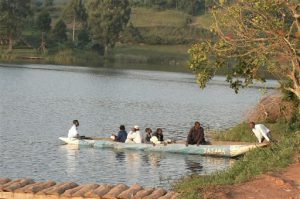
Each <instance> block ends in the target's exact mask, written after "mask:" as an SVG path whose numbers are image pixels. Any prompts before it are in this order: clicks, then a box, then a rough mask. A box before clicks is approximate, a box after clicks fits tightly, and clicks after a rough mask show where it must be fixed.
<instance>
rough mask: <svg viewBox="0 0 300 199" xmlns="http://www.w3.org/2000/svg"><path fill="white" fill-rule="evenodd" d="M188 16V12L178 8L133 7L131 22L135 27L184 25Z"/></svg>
mask: <svg viewBox="0 0 300 199" xmlns="http://www.w3.org/2000/svg"><path fill="white" fill-rule="evenodd" d="M188 18H189V15H188V14H185V13H183V12H180V11H176V10H164V11H157V10H154V9H149V8H132V10H131V19H130V22H131V23H132V24H133V25H134V26H135V27H155V26H158V27H170V26H172V27H182V26H184V25H185V24H186V22H187V19H188Z"/></svg>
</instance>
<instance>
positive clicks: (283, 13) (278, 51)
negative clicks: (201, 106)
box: [189, 0, 300, 99]
mask: <svg viewBox="0 0 300 199" xmlns="http://www.w3.org/2000/svg"><path fill="white" fill-rule="evenodd" d="M213 15H214V19H215V22H214V25H213V26H212V27H211V30H212V31H213V32H214V33H215V35H216V38H215V39H214V40H207V41H204V42H200V43H198V44H195V45H193V46H192V48H191V49H190V50H189V53H190V56H191V59H190V64H189V66H190V69H191V70H193V71H194V72H195V74H196V76H197V81H198V83H199V84H200V86H201V87H202V88H204V87H205V85H206V83H207V82H208V81H209V80H211V79H212V77H213V76H214V75H215V74H216V72H217V71H219V70H224V71H225V73H226V76H227V82H229V83H230V86H231V87H232V88H233V89H234V90H235V91H236V92H238V90H239V88H243V87H246V86H248V85H250V84H252V83H253V80H259V81H264V76H263V75H262V73H260V71H261V70H267V71H268V72H269V73H271V74H273V76H275V77H277V78H278V79H280V80H281V85H282V88H283V89H284V90H286V91H289V92H291V93H293V94H294V95H296V96H297V98H298V99H300V82H299V81H300V79H299V77H300V41H299V38H300V22H299V21H300V5H299V1H285V0H249V1H242V0H240V1H238V2H237V3H236V4H233V5H231V6H227V7H220V8H219V9H216V10H215V11H214V12H213Z"/></svg>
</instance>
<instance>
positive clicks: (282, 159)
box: [174, 123, 300, 199]
mask: <svg viewBox="0 0 300 199" xmlns="http://www.w3.org/2000/svg"><path fill="white" fill-rule="evenodd" d="M245 125H246V124H242V125H239V126H237V127H235V128H233V129H231V131H229V132H227V133H226V134H227V135H226V136H227V137H225V135H223V136H224V137H218V138H219V139H222V140H223V138H225V140H226V139H227V140H232V139H230V137H234V135H237V134H238V133H237V132H238V130H240V131H241V132H242V131H244V133H249V132H246V129H245V127H246V126H245ZM268 127H270V128H271V130H272V135H273V136H275V137H277V138H278V139H279V140H278V143H277V144H271V146H269V147H267V148H259V149H255V150H252V151H251V152H248V153H247V154H246V155H245V156H243V157H241V158H240V159H239V160H238V161H237V162H236V163H235V164H234V165H233V166H232V167H231V168H229V169H227V170H226V171H223V172H218V173H215V174H212V175H205V176H198V175H196V176H188V177H186V178H184V179H182V180H180V181H179V182H178V183H176V184H175V185H174V189H175V190H176V191H178V192H180V193H181V196H182V198H185V199H189V198H201V197H203V193H204V191H209V190H214V189H216V187H219V186H222V185H231V184H235V183H241V182H245V181H248V180H250V179H252V178H253V177H255V176H257V175H259V174H262V173H265V172H268V171H278V170H280V169H282V168H284V167H286V166H288V165H289V164H290V163H292V162H293V159H294V156H295V154H296V153H298V152H299V142H300V135H299V134H300V132H296V133H293V132H292V131H291V130H290V129H289V126H288V124H285V123H278V124H272V125H268ZM241 134H242V133H241ZM246 137H248V136H247V134H246ZM245 140H248V141H252V138H250V137H248V138H247V139H245ZM245 140H244V141H245Z"/></svg>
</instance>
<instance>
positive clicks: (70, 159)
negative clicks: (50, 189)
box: [60, 144, 79, 175]
mask: <svg viewBox="0 0 300 199" xmlns="http://www.w3.org/2000/svg"><path fill="white" fill-rule="evenodd" d="M60 150H62V151H63V152H64V154H65V157H66V160H67V162H66V163H67V164H66V173H67V174H68V175H74V174H75V173H76V167H77V166H76V165H77V162H78V161H77V160H76V156H78V154H79V146H76V145H69V144H68V145H62V146H60Z"/></svg>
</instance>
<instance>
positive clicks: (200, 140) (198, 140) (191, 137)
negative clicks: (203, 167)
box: [186, 122, 206, 146]
mask: <svg viewBox="0 0 300 199" xmlns="http://www.w3.org/2000/svg"><path fill="white" fill-rule="evenodd" d="M205 143H206V142H205V138H204V129H203V128H202V127H201V125H200V122H195V126H193V127H192V128H191V130H190V132H189V134H188V136H187V140H186V146H188V145H189V144H191V145H194V144H196V145H197V146H199V145H200V144H205Z"/></svg>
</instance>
